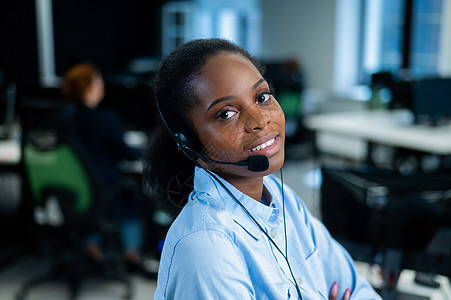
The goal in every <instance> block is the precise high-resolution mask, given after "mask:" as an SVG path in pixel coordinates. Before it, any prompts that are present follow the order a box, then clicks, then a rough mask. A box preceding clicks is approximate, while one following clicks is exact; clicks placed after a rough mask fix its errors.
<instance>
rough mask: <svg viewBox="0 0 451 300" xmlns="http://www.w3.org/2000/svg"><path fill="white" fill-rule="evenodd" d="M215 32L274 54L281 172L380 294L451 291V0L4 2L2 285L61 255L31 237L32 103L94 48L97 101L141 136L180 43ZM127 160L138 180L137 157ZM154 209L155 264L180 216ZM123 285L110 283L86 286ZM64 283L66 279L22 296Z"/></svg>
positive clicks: (150, 231)
mask: <svg viewBox="0 0 451 300" xmlns="http://www.w3.org/2000/svg"><path fill="white" fill-rule="evenodd" d="M209 37H223V38H227V39H230V40H232V41H234V42H236V43H238V44H239V45H241V46H243V47H244V48H246V49H247V50H248V51H249V52H250V53H251V54H252V55H254V56H256V57H258V58H259V59H260V60H261V61H262V62H263V63H264V64H266V65H267V79H268V80H269V81H270V82H271V83H272V84H273V86H274V88H275V92H276V95H277V98H278V100H279V101H280V104H281V106H282V108H283V109H284V111H285V114H286V116H287V118H286V119H287V126H286V130H287V162H286V165H285V167H284V172H285V173H284V178H285V181H286V183H287V184H288V185H290V186H291V187H293V188H294V189H295V190H296V192H298V194H299V195H300V196H301V197H302V198H303V200H304V201H305V202H306V203H307V205H308V207H309V208H310V209H311V211H312V213H313V214H314V215H315V216H317V217H319V218H321V219H323V221H324V222H325V224H326V226H328V227H329V230H330V231H331V233H332V234H333V235H334V236H335V237H336V238H337V239H338V240H340V241H341V242H342V243H343V244H344V245H345V246H346V247H347V248H348V250H349V251H350V252H351V254H352V255H353V257H354V258H355V259H356V261H358V266H359V270H361V271H362V274H363V275H364V276H365V277H367V278H368V279H369V280H370V281H371V282H372V283H373V284H374V286H375V287H376V288H378V291H380V292H381V294H383V295H384V299H451V290H450V284H449V277H450V276H451V260H450V252H451V234H450V225H451V224H450V221H449V220H451V203H450V198H451V180H450V179H451V178H450V176H449V175H450V169H451V124H450V117H451V79H450V78H451V2H450V1H449V0H330V1H324V0H321V1H309V0H279V1H274V0H239V1H238V0H228V1H221V0H192V1H164V0H130V1H115V0H114V1H112V0H108V1H106V0H96V1H88V0H77V1H52V0H19V1H2V2H1V4H0V298H1V299H14V298H15V297H16V296H17V293H18V291H19V290H20V287H21V285H22V284H23V283H24V282H25V281H27V280H28V279H30V278H33V277H34V276H37V275H39V274H40V273H42V272H45V271H46V270H47V269H48V266H49V265H50V264H51V260H52V257H49V256H45V251H42V249H41V247H39V246H37V244H39V243H38V242H37V241H36V240H35V239H34V237H33V235H34V234H35V231H34V229H33V228H35V224H34V223H35V221H34V220H33V212H31V213H30V211H32V210H33V207H34V206H33V203H32V202H33V197H32V196H31V195H30V192H29V190H30V187H29V182H28V181H29V179H28V178H27V176H26V174H25V171H24V169H25V167H24V153H23V151H22V150H23V142H24V136H23V132H22V129H23V126H24V124H23V122H25V123H27V120H24V119H25V115H26V114H25V112H26V111H27V110H26V108H29V107H39V108H42V107H44V108H46V107H50V108H55V107H54V105H55V103H57V102H58V101H59V100H60V99H61V98H62V94H61V89H60V85H61V82H62V78H63V76H64V73H65V71H66V70H67V69H68V68H69V67H70V66H72V65H74V64H75V63H77V62H82V61H89V62H92V63H93V64H95V65H96V66H97V67H98V68H99V69H100V71H101V72H102V74H103V76H104V79H105V89H106V93H105V99H104V101H103V102H102V104H101V107H102V108H105V109H108V110H111V111H114V112H115V113H116V114H117V115H118V116H119V117H120V118H121V120H122V122H123V123H124V125H125V127H126V129H127V132H126V135H125V136H126V139H127V141H128V143H129V144H130V145H131V146H133V147H137V148H145V146H146V143H147V141H148V139H150V138H151V137H152V131H153V129H154V127H155V121H156V119H157V114H156V111H155V108H154V106H153V103H152V99H151V97H150V95H151V88H150V86H149V82H150V81H151V80H152V77H153V74H154V73H155V72H156V70H157V69H158V66H159V63H160V62H161V60H162V59H163V58H164V57H165V56H166V55H167V54H168V53H169V52H170V51H171V50H172V49H173V48H174V47H175V46H177V45H179V44H181V43H183V42H186V41H189V40H191V39H195V38H209ZM32 117H34V118H35V119H36V118H37V119H39V116H36V115H34V116H33V115H32V116H31V117H30V118H32ZM27 118H28V117H27ZM124 168H126V169H127V170H128V172H131V173H133V174H134V175H135V176H137V177H138V178H139V176H140V172H141V170H140V162H136V163H135V164H134V163H129V164H124ZM146 197H147V198H146V199H147V201H149V202H152V201H153V200H152V199H151V196H150V195H146ZM335 200H336V201H335ZM149 207H150V208H149V210H148V211H147V212H146V213H148V216H149V217H148V220H149V222H148V224H146V226H147V227H146V231H145V232H146V236H145V249H146V258H147V259H148V263H149V264H150V265H151V267H154V268H155V265H157V263H158V255H159V250H160V249H161V243H162V241H163V240H164V234H165V231H166V230H167V227H168V226H169V224H170V222H171V220H172V217H173V216H171V215H168V214H166V213H164V212H161V211H158V210H157V209H155V208H154V207H153V206H152V205H149ZM355 216H358V217H355ZM397 279H399V280H397ZM131 282H132V285H133V288H134V291H135V292H134V295H133V299H144V298H146V299H148V298H150V297H152V293H153V291H154V289H155V285H156V281H155V280H152V279H150V280H149V279H144V278H142V277H140V276H132V277H131ZM122 294H123V291H122V287H121V286H119V285H117V284H116V283H108V282H107V283H105V282H104V281H94V283H93V282H92V281H87V283H86V285H83V286H82V289H81V290H80V292H79V296H80V299H113V298H114V299H116V298H117V299H119V298H121V297H122ZM67 296H68V291H67V290H66V289H65V286H64V285H62V284H60V283H55V282H50V283H45V284H43V285H42V286H38V287H35V288H33V289H30V291H29V294H28V295H27V297H28V298H29V299H62V298H63V297H67Z"/></svg>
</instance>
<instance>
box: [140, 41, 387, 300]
mask: <svg viewBox="0 0 451 300" xmlns="http://www.w3.org/2000/svg"><path fill="white" fill-rule="evenodd" d="M263 74H264V72H263V68H262V66H261V65H260V64H259V62H258V61H257V60H255V59H254V58H253V57H251V56H250V55H249V54H248V53H247V52H246V51H245V50H243V49H242V48H240V47H238V46H236V45H234V44H232V43H230V42H227V41H225V40H220V39H211V40H195V41H192V42H189V43H186V44H184V45H182V46H180V47H178V48H177V49H176V50H175V51H174V52H173V53H172V54H171V55H169V56H168V57H167V58H166V59H165V61H164V62H163V64H162V65H161V68H160V70H159V72H158V74H157V76H156V81H155V86H154V89H155V98H156V99H155V100H156V102H157V104H158V106H159V109H160V111H161V115H162V117H163V118H164V121H165V122H166V125H167V129H168V130H167V132H166V134H162V135H161V136H160V137H159V138H157V139H155V142H154V143H153V145H152V146H151V149H150V151H149V157H148V163H147V166H146V173H145V176H146V177H147V183H148V184H149V185H150V186H151V187H152V188H153V191H154V192H156V193H160V194H161V196H162V197H165V195H166V197H165V198H170V197H167V196H170V195H173V192H175V191H174V190H172V189H173V188H172V186H173V185H172V184H171V182H172V181H174V180H179V177H180V176H181V175H182V174H185V177H184V178H186V172H194V188H193V191H192V192H191V194H190V195H189V197H188V200H187V203H186V204H185V205H184V207H183V209H182V210H181V212H180V214H179V215H178V217H177V218H176V220H175V221H174V222H173V224H172V226H171V228H170V229H169V231H168V234H167V237H166V240H165V243H164V247H163V252H162V257H161V261H160V268H159V273H158V284H157V290H156V292H155V295H154V299H304V300H305V299H350V297H351V298H352V299H380V297H379V296H378V295H377V294H376V293H375V291H374V290H373V289H372V287H371V286H370V285H369V283H368V282H367V281H365V280H364V279H363V278H361V277H360V276H359V275H358V274H357V272H356V269H355V266H354V263H353V261H352V259H351V257H350V256H349V255H348V253H347V252H346V250H345V249H344V248H342V247H341V246H340V245H339V244H338V243H337V242H336V241H335V240H333V239H332V238H331V236H330V235H329V233H328V232H327V230H326V228H325V227H324V226H323V225H322V224H321V223H320V222H319V221H318V220H317V219H315V218H314V217H313V216H312V215H311V214H310V213H309V212H308V210H307V209H306V207H305V205H304V203H303V202H302V201H301V200H300V199H299V198H298V197H297V196H296V195H295V194H294V193H293V191H292V190H291V189H290V188H288V187H287V186H284V185H283V182H281V181H279V180H278V179H276V178H275V177H273V176H271V175H270V174H271V173H273V172H276V171H278V170H279V169H280V168H281V167H282V165H283V162H284V130H285V127H284V121H285V119H284V115H283V112H282V110H281V108H280V106H279V105H278V103H277V101H276V99H275V98H274V96H273V94H272V93H271V89H270V86H269V85H268V83H267V82H266V81H265V79H264V77H263ZM181 135H183V136H181ZM174 140H176V141H174ZM177 146H178V148H179V149H180V150H182V151H183V152H184V153H185V154H187V155H186V156H184V155H183V153H182V152H177ZM254 155H261V156H265V157H267V161H268V163H269V166H267V167H265V166H263V168H262V167H261V165H262V163H261V162H260V161H259V162H258V163H257V167H256V168H257V169H259V170H257V171H256V170H254V171H251V170H250V169H253V168H254V167H255V166H249V168H246V167H243V166H237V165H224V164H220V163H218V162H243V161H244V162H245V161H247V160H249V157H250V156H254ZM188 157H189V158H188ZM190 160H192V162H194V164H195V167H194V164H192V163H191V167H190ZM263 165H264V163H263ZM179 183H180V181H179ZM168 187H169V190H168V189H167V188H168ZM171 199H172V200H173V198H170V199H169V200H171ZM177 201H178V200H177Z"/></svg>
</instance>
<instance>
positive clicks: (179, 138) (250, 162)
mask: <svg viewBox="0 0 451 300" xmlns="http://www.w3.org/2000/svg"><path fill="white" fill-rule="evenodd" d="M154 100H155V104H156V105H157V109H158V113H159V114H160V118H161V120H162V121H163V124H164V127H166V129H167V130H168V132H169V135H170V136H171V137H172V138H173V139H174V140H175V142H176V144H177V149H178V150H179V151H182V152H183V153H184V154H185V155H186V157H188V158H189V159H190V160H192V161H196V160H197V159H202V160H204V161H206V162H210V163H215V164H221V165H233V166H239V167H247V168H248V170H249V171H252V172H264V171H266V170H268V168H269V160H268V158H267V157H266V156H264V155H251V156H249V157H248V158H247V160H241V161H238V162H222V161H217V160H214V159H211V158H208V157H206V156H205V155H202V154H200V153H199V152H197V151H195V150H193V149H192V148H191V147H190V146H189V142H188V140H187V138H186V137H185V135H184V134H183V133H174V132H173V131H172V130H171V129H170V128H169V125H168V124H167V123H166V120H165V119H164V117H163V113H162V112H161V109H160V105H159V103H158V98H157V96H156V95H155V94H154ZM204 170H205V171H206V172H207V173H208V174H210V176H211V177H213V178H214V179H215V180H216V181H217V182H218V183H219V184H220V185H221V186H222V187H223V188H224V189H225V190H226V191H227V193H228V194H229V196H231V197H232V198H233V199H234V201H235V202H236V203H237V204H238V205H239V206H240V207H241V208H242V209H243V210H244V211H245V212H246V214H247V215H248V216H249V217H250V218H251V219H252V221H254V223H255V224H256V225H257V226H258V228H259V229H260V230H261V231H262V232H263V233H264V235H265V236H266V237H267V238H268V240H269V241H270V243H271V244H273V246H274V247H275V248H276V250H277V251H278V252H279V253H280V254H281V255H282V257H283V258H284V259H285V261H286V263H287V265H288V269H289V270H290V275H291V278H292V279H293V283H294V285H295V287H296V291H297V294H298V296H299V299H301V300H302V295H301V290H300V287H299V285H298V283H297V281H296V278H295V277H294V274H293V271H292V269H291V265H290V262H289V261H288V247H287V227H286V222H285V194H284V191H283V174H282V169H280V179H281V185H282V186H281V194H282V211H283V229H284V234H285V253H283V251H282V250H281V249H280V248H279V246H277V244H276V242H274V240H273V239H272V238H271V236H269V234H268V233H267V232H266V231H265V230H264V229H263V227H262V226H261V225H260V224H259V223H258V221H257V220H256V219H255V218H254V217H253V216H252V214H251V213H250V212H249V211H248V210H247V209H246V207H245V206H244V205H243V204H242V203H241V202H240V201H239V200H238V199H237V198H236V197H235V195H234V194H233V193H232V192H231V191H230V190H229V189H228V188H227V187H226V186H225V184H224V183H222V181H221V180H219V178H217V177H216V176H217V175H216V174H214V173H212V172H211V171H210V170H207V169H205V168H204Z"/></svg>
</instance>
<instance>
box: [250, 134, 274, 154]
mask: <svg viewBox="0 0 451 300" xmlns="http://www.w3.org/2000/svg"><path fill="white" fill-rule="evenodd" d="M275 141H276V138H275V137H273V138H272V139H270V140H269V141H267V142H264V143H263V144H261V145H258V146H257V147H254V148H252V149H250V150H249V152H251V153H252V152H255V151H258V150H262V149H265V148H267V147H269V146H271V145H272V144H274V142H275Z"/></svg>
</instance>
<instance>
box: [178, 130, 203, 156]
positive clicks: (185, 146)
mask: <svg viewBox="0 0 451 300" xmlns="http://www.w3.org/2000/svg"><path fill="white" fill-rule="evenodd" d="M174 138H175V141H176V143H177V149H178V150H179V151H182V152H183V153H184V154H185V155H186V157H188V158H189V159H190V160H193V161H196V160H197V159H198V158H199V155H198V154H197V153H196V152H195V151H194V150H193V149H191V148H190V146H189V142H188V140H187V139H186V137H185V135H184V134H183V133H176V134H174Z"/></svg>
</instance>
